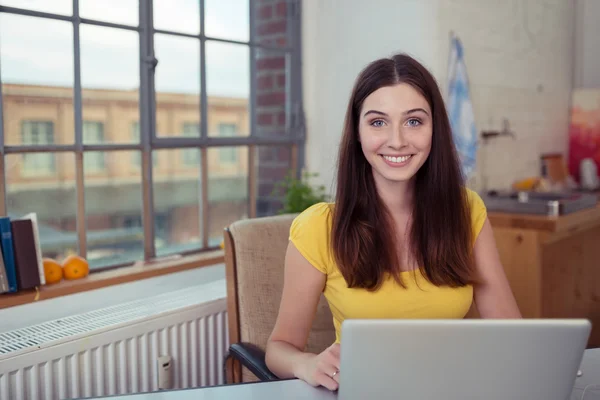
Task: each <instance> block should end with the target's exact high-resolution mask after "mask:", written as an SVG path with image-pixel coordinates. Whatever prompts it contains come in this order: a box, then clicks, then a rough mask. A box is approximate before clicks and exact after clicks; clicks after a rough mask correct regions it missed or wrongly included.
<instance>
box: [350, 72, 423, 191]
mask: <svg viewBox="0 0 600 400" xmlns="http://www.w3.org/2000/svg"><path fill="white" fill-rule="evenodd" d="M358 131H359V138H360V143H361V147H362V151H363V154H364V155H365V157H366V159H367V161H368V162H369V164H371V167H372V169H373V176H374V179H375V182H376V183H386V182H387V183H392V182H409V181H410V180H411V179H412V178H413V177H414V176H415V175H416V173H417V171H418V170H419V168H421V166H422V165H423V164H424V163H425V161H426V160H427V157H428V156H429V153H430V151H431V140H432V134H433V120H432V115H431V109H430V107H429V104H428V103H427V100H425V98H424V97H423V96H422V95H421V94H420V93H419V92H418V91H417V90H416V89H414V88H413V87H412V86H410V85H409V84H406V83H400V84H397V85H394V86H386V87H382V88H380V89H378V90H376V91H374V92H373V93H371V94H370V95H369V96H368V97H367V98H366V99H365V101H364V102H363V105H362V109H361V110H360V120H359V124H358Z"/></svg>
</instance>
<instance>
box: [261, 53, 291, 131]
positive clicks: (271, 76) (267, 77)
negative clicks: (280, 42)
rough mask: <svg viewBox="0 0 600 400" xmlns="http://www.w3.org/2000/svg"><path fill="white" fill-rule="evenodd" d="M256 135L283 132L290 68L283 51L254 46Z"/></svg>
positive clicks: (284, 129)
mask: <svg viewBox="0 0 600 400" xmlns="http://www.w3.org/2000/svg"><path fill="white" fill-rule="evenodd" d="M255 54H256V58H255V60H254V62H255V68H256V78H257V83H256V135H257V136H262V137H265V136H283V135H286V134H287V132H288V129H286V122H287V108H288V96H287V92H286V91H287V88H288V87H289V85H288V76H289V68H288V63H287V56H286V53H284V52H278V51H272V50H265V49H257V50H256V53H255Z"/></svg>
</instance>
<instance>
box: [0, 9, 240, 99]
mask: <svg viewBox="0 0 600 400" xmlns="http://www.w3.org/2000/svg"><path fill="white" fill-rule="evenodd" d="M79 3H80V5H79V9H80V15H81V17H82V18H90V19H97V20H101V21H108V22H113V23H119V24H123V25H132V26H136V25H137V24H138V6H137V4H138V0H79ZM198 3H199V1H198V0H154V25H155V28H157V29H164V30H174V31H178V32H184V33H192V34H197V33H198V32H199V29H200V22H199V19H200V17H199V11H198ZM204 3H205V8H206V34H207V35H208V36H213V37H219V38H225V39H235V40H242V41H244V40H248V37H249V33H248V30H249V28H248V27H249V21H248V0H205V2H204ZM0 4H1V5H4V6H11V7H19V8H26V9H31V10H36V11H44V12H51V13H55V14H62V15H71V14H72V0H0ZM80 44H81V45H80V49H81V83H82V87H83V88H101V89H124V90H131V89H136V88H137V87H138V86H139V37H138V34H137V32H135V31H127V30H122V29H116V28H106V27H100V26H94V25H87V24H81V25H80ZM154 48H155V53H156V58H157V59H158V60H159V62H158V66H157V69H156V77H155V85H156V90H157V91H168V92H176V93H191V94H199V93H200V89H199V87H200V72H199V71H200V45H199V41H198V40H197V39H190V38H182V37H177V36H172V35H164V34H155V37H154ZM249 65H250V64H249V50H248V47H247V46H243V45H235V44H227V43H219V42H207V44H206V68H207V73H206V82H207V83H206V86H207V92H208V95H209V96H234V97H248V93H249V90H250V87H249V86H250V83H249V82H250V78H249V75H250V70H249V68H250V67H249ZM0 73H1V77H2V82H4V83H25V84H40V85H60V86H72V85H73V80H74V78H73V76H74V73H73V25H72V23H71V22H66V21H56V20H49V19H45V18H35V17H29V16H21V15H14V14H7V13H0Z"/></svg>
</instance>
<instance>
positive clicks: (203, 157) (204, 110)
mask: <svg viewBox="0 0 600 400" xmlns="http://www.w3.org/2000/svg"><path fill="white" fill-rule="evenodd" d="M205 5H206V4H205V1H204V0H200V15H199V18H200V110H199V111H200V138H202V139H206V138H207V137H208V94H207V92H206V39H205V38H206V32H205V31H206V25H205V24H204V19H205V15H206V13H205ZM200 188H201V189H200V190H201V193H200V198H201V204H200V215H201V216H202V217H201V218H202V219H201V221H199V222H200V223H201V225H200V227H201V229H202V247H203V248H207V247H208V235H209V229H208V227H209V217H210V216H209V208H208V151H207V149H206V147H201V148H200Z"/></svg>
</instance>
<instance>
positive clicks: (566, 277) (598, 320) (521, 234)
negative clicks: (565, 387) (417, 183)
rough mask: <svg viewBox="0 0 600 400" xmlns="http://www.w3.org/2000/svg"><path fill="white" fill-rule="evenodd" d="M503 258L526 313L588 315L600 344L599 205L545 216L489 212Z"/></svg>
mask: <svg viewBox="0 0 600 400" xmlns="http://www.w3.org/2000/svg"><path fill="white" fill-rule="evenodd" d="M489 220H490V222H491V224H492V227H493V230H494V236H495V238H496V244H497V246H498V251H499V253H500V258H501V260H502V264H503V266H504V269H505V271H506V274H507V276H508V279H509V281H510V284H511V287H512V290H513V293H514V295H515V297H516V299H517V302H518V304H519V307H520V310H521V313H522V314H523V316H524V317H526V318H588V319H589V320H591V322H592V334H591V336H590V340H589V343H588V347H600V205H599V206H598V207H596V208H594V209H588V210H584V211H580V212H577V213H573V214H569V215H565V216H560V217H544V216H533V215H531V216H530V215H519V214H507V213H494V212H490V213H489Z"/></svg>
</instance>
